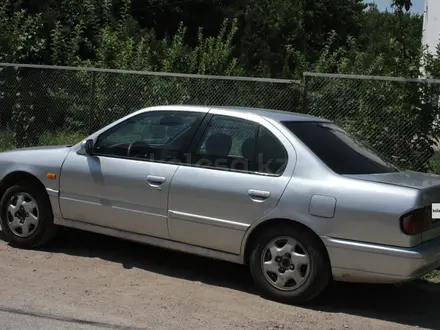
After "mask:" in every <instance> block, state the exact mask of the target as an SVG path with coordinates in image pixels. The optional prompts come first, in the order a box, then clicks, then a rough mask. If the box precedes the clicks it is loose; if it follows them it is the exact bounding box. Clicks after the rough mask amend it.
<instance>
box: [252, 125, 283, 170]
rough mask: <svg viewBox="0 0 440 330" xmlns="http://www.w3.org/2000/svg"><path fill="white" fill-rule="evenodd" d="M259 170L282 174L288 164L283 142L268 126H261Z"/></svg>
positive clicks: (258, 151) (258, 155)
mask: <svg viewBox="0 0 440 330" xmlns="http://www.w3.org/2000/svg"><path fill="white" fill-rule="evenodd" d="M257 165H258V169H257V171H258V172H260V173H266V174H275V175H278V174H281V173H282V172H283V171H284V169H285V168H286V166H287V152H286V149H285V148H284V146H283V145H282V143H281V142H280V141H279V140H278V139H277V137H275V136H274V135H273V134H272V133H271V132H269V131H268V130H267V129H266V128H264V127H262V126H260V130H259V133H258V143H257Z"/></svg>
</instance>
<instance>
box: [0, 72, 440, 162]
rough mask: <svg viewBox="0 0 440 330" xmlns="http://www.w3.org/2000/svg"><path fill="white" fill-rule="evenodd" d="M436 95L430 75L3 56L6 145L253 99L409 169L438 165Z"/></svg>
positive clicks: (0, 79) (2, 142) (0, 110)
mask: <svg viewBox="0 0 440 330" xmlns="http://www.w3.org/2000/svg"><path fill="white" fill-rule="evenodd" d="M439 96H440V81H436V80H426V79H423V80H422V79H403V78H394V77H371V76H354V75H334V74H319V73H305V74H304V80H303V81H302V82H298V81H293V80H279V79H264V78H247V77H221V76H202V75H189V74H174V73H157V72H134V71H124V70H109V69H86V68H78V67H76V68H72V67H52V66H44V65H43V66H40V65H17V64H4V63H3V64H0V150H5V149H12V148H16V147H28V146H35V145H50V144H73V143H76V142H78V141H80V140H82V139H83V138H84V137H86V136H87V135H88V134H89V133H91V132H94V131H96V130H97V129H99V128H101V127H103V126H105V125H107V124H109V123H111V122H112V121H114V120H116V119H118V118H120V117H122V116H124V115H127V114H129V113H131V112H134V111H137V110H139V109H142V108H145V107H149V106H154V105H166V104H194V105H219V106H247V107H261V108H270V109H277V110H283V111H294V112H304V113H309V114H312V115H315V116H320V117H324V118H327V119H330V120H334V121H335V122H336V123H338V124H340V125H341V126H342V127H343V128H345V129H346V130H347V131H349V132H350V133H352V134H353V135H354V136H356V137H358V138H359V139H360V140H362V141H363V142H366V143H367V144H368V145H370V146H371V147H372V148H373V149H375V150H376V151H377V152H379V153H380V154H382V155H383V156H385V158H388V159H389V160H391V161H392V162H393V163H395V164H397V165H399V166H401V167H403V168H406V169H413V170H420V171H429V170H431V169H433V168H434V170H436V171H440V165H439V167H438V168H437V169H436V168H435V166H436V165H435V164H433V159H435V157H436V156H435V155H436V152H435V149H434V147H435V146H436V144H437V140H438V138H439V137H440V125H439V124H438V121H437V118H438V116H439V114H440V107H439ZM244 133H245V132H243V134H244ZM244 138H245V136H243V139H244ZM438 158H439V159H440V157H438ZM439 164H440V161H439Z"/></svg>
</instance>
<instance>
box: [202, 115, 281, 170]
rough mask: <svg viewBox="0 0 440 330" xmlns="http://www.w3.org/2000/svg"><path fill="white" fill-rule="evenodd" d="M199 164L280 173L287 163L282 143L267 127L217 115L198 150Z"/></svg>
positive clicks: (209, 125)
mask: <svg viewBox="0 0 440 330" xmlns="http://www.w3.org/2000/svg"><path fill="white" fill-rule="evenodd" d="M193 163H194V164H195V165H197V166H204V167H211V168H222V169H229V170H235V171H245V172H258V173H262V174H270V175H280V174H281V173H282V172H283V171H284V169H285V167H286V165H287V152H286V149H285V148H284V146H283V145H282V143H281V142H280V141H279V140H278V139H277V138H276V137H275V136H274V135H273V134H272V133H271V132H270V131H269V130H268V129H266V128H265V127H263V126H261V125H259V124H257V123H255V122H252V121H249V120H245V119H241V118H235V117H228V116H221V115H215V116H213V117H212V119H211V121H210V123H209V124H208V126H207V128H206V130H205V132H204V134H203V136H202V138H201V139H200V142H199V143H198V146H197V148H196V150H195V159H194V161H193Z"/></svg>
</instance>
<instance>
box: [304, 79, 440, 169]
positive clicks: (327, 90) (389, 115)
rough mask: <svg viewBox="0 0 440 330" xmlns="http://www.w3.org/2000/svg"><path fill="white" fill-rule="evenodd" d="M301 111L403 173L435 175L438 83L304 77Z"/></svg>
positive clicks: (439, 92)
mask: <svg viewBox="0 0 440 330" xmlns="http://www.w3.org/2000/svg"><path fill="white" fill-rule="evenodd" d="M304 86H305V88H304V102H305V103H304V105H303V107H304V109H306V112H308V113H309V114H312V115H315V116H320V117H324V118H327V119H330V120H333V121H335V122H337V123H338V124H340V125H341V126H342V127H343V128H345V129H346V130H347V131H348V132H349V133H351V134H352V135H354V136H355V137H357V138H359V140H361V141H362V142H364V143H366V144H367V145H369V146H371V147H372V148H373V149H374V150H376V151H377V152H378V153H379V154H381V155H383V156H385V158H387V159H388V160H390V161H391V162H393V163H394V164H397V165H399V166H400V167H402V168H404V169H412V170H419V171H430V170H435V171H438V170H439V169H440V168H436V166H437V167H438V165H437V164H435V163H433V162H434V160H435V158H433V156H434V155H435V152H436V149H437V148H436V147H437V144H438V140H439V137H440V126H439V122H438V117H439V114H440V108H439V97H440V80H433V79H405V78H396V77H382V76H360V75H339V74H321V73H304Z"/></svg>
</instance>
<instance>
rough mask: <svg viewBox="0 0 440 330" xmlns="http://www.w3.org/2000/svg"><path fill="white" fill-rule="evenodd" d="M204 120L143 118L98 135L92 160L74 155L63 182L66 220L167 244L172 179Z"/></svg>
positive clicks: (182, 114) (192, 115) (194, 115)
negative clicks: (161, 240)
mask: <svg viewBox="0 0 440 330" xmlns="http://www.w3.org/2000/svg"><path fill="white" fill-rule="evenodd" d="M205 115H206V110H205V111H202V110H201V109H199V110H198V111H196V110H194V111H168V110H165V111H148V112H144V113H141V114H139V115H136V116H135V117H131V118H129V119H127V120H126V121H123V122H121V123H119V124H117V125H116V126H113V127H111V128H110V129H108V130H107V131H105V132H103V133H102V134H100V135H99V136H98V137H97V139H96V141H95V147H94V153H93V155H83V154H79V153H76V152H72V153H70V154H69V156H68V157H67V158H66V160H65V162H64V164H63V167H62V172H61V178H60V207H61V213H62V215H63V218H65V219H69V220H76V221H82V222H85V223H89V224H93V225H99V226H103V227H110V228H115V229H120V230H125V231H129V232H135V233H138V234H146V235H151V236H155V237H160V238H169V233H168V226H167V203H168V192H169V187H170V183H171V179H172V177H173V175H174V174H175V172H176V170H177V168H178V167H179V163H180V162H181V161H182V159H183V158H182V157H183V151H184V150H185V148H187V147H188V145H189V143H190V141H191V139H192V137H193V135H194V133H195V131H196V130H197V127H198V125H199V124H200V122H201V121H202V119H203V117H204V116H205ZM133 142H136V143H133ZM129 149H130V152H128V150H129Z"/></svg>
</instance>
